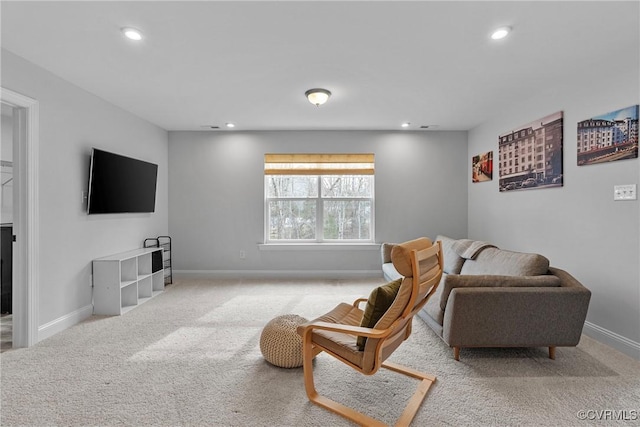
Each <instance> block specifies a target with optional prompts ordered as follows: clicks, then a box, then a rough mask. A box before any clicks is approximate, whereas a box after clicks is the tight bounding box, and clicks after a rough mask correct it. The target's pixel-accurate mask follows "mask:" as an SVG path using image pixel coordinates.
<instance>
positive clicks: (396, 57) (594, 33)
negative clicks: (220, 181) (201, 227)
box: [0, 0, 640, 130]
mask: <svg viewBox="0 0 640 427" xmlns="http://www.w3.org/2000/svg"><path fill="white" fill-rule="evenodd" d="M0 7H1V16H2V39H1V41H2V47H3V48H4V49H7V50H9V51H11V52H13V53H15V54H17V55H19V56H21V57H23V58H25V59H27V60H29V61H31V62H33V63H35V64H37V65H39V66H42V67H44V68H46V69H48V70H50V71H51V72H53V73H54V74H57V75H59V76H61V77H62V78H64V79H66V80H68V81H70V82H72V83H74V84H75V85H77V86H79V87H81V88H84V89H85V90H87V91H89V92H91V93H94V94H96V95H97V96H99V97H101V98H103V99H105V100H107V101H109V102H111V103H113V104H115V105H117V106H119V107H121V108H123V109H125V110H127V111H130V112H131V113H133V114H135V115H137V116H139V117H142V118H144V119H146V120H148V121H150V122H152V123H155V124H156V125H158V126H160V127H162V128H164V129H167V130H200V129H202V126H203V125H218V126H221V127H223V125H224V123H225V122H234V123H236V124H237V128H236V129H240V130H285V129H305V130H306V129H339V130H348V129H371V130H381V129H385V130H386V129H399V125H400V123H402V122H404V121H409V122H411V124H412V125H411V129H417V128H419V127H420V126H421V125H437V127H436V129H439V130H467V129H471V128H473V127H474V126H477V125H478V124H480V123H482V122H483V121H485V120H487V119H488V118H489V117H492V116H494V115H495V114H496V112H500V111H504V110H505V109H509V108H516V107H517V106H518V105H519V104H521V103H522V102H524V101H525V100H526V99H527V97H529V96H532V95H533V94H535V93H537V92H539V91H540V90H544V89H547V88H549V87H558V90H561V87H562V83H563V82H567V81H575V80H576V79H578V80H580V81H584V82H585V85H588V84H591V83H593V82H597V83H605V84H606V82H602V81H601V80H599V79H598V77H599V76H603V75H604V76H607V75H609V74H610V71H609V70H610V67H616V66H622V67H624V66H634V67H638V61H639V51H640V47H639V46H640V37H639V31H640V30H639V28H640V25H639V15H640V12H639V3H638V2H637V1H631V2H629V1H627V2H610V1H600V2H593V1H592V2H574V1H566V2H559V1H556V2H547V1H534V2H520V1H510V2H507V1H497V2H484V1H475V2H462V1H446V2H445V1H443V2H436V1H410V2H399V1H386V2H385V1H376V2H366V1H332V2H329V1H324V2H308V1H300V2H298V1H279V2H271V1H258V2H248V1H235V2H231V1H230V2H220V1H195V2H186V1H122V2H116V1H103V2H96V1H75V2H58V1H45V2H25V1H20V2H11V1H5V0H3V1H2V2H0ZM504 25H510V26H513V28H514V30H513V32H512V34H511V35H510V36H509V37H508V38H507V39H504V40H502V41H499V42H494V41H492V40H490V39H489V34H490V32H491V30H493V29H494V28H496V27H499V26H504ZM124 26H133V27H136V28H139V29H140V30H142V31H143V33H144V35H145V39H144V40H143V41H142V42H138V43H133V42H130V41H128V40H126V39H124V37H123V36H122V34H121V33H120V29H121V27H124ZM625 64H626V65H625ZM629 64H631V65H629ZM312 87H323V88H326V89H329V90H330V91H331V92H332V93H333V96H332V97H331V99H330V100H329V102H328V103H327V104H325V105H323V106H321V107H319V108H317V107H315V106H313V105H311V104H310V103H309V102H308V101H307V100H306V99H305V97H304V92H305V91H306V90H307V89H309V88H312ZM587 89H588V88H587ZM558 108H559V109H561V108H562V106H561V105H559V106H558Z"/></svg>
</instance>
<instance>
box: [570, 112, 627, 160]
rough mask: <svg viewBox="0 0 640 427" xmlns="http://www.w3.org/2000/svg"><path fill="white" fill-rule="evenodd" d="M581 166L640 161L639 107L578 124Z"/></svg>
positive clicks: (610, 113)
mask: <svg viewBox="0 0 640 427" xmlns="http://www.w3.org/2000/svg"><path fill="white" fill-rule="evenodd" d="M576 145H577V149H578V166H585V165H593V164H596V163H607V162H614V161H617V160H624V159H635V158H637V157H638V105H634V106H631V107H627V108H622V109H620V110H616V111H611V112H609V113H606V114H602V115H600V116H596V117H592V118H590V119H587V120H583V121H581V122H578V141H577V144H576Z"/></svg>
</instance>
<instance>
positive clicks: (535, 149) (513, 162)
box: [498, 111, 563, 191]
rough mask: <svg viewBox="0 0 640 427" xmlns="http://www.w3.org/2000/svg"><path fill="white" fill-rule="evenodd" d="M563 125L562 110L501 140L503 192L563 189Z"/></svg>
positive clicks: (500, 156)
mask: <svg viewBox="0 0 640 427" xmlns="http://www.w3.org/2000/svg"><path fill="white" fill-rule="evenodd" d="M562 124H563V113H562V111H559V112H557V113H553V114H550V115H548V116H546V117H543V118H541V119H539V120H535V121H533V122H531V123H527V124H525V125H522V126H519V127H517V128H516V129H515V130H512V131H509V132H507V133H504V134H502V135H500V136H499V137H498V171H499V174H500V181H499V186H500V191H513V190H525V189H532V188H550V187H559V186H562V138H563V128H562Z"/></svg>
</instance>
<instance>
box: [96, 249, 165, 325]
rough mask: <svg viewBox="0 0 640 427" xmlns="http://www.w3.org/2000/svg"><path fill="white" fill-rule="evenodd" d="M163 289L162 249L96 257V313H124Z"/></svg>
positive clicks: (139, 250)
mask: <svg viewBox="0 0 640 427" xmlns="http://www.w3.org/2000/svg"><path fill="white" fill-rule="evenodd" d="M163 290H164V269H163V268H162V249H160V248H144V249H136V250H133V251H128V252H123V253H120V254H115V255H111V256H108V257H104V258H98V259H94V260H93V314H103V315H115V316H117V315H120V314H124V313H126V312H127V311H129V310H131V309H133V308H135V307H137V306H139V305H140V304H142V303H145V302H147V301H149V300H150V299H151V298H153V297H154V296H156V295H158V294H159V293H160V292H162V291H163Z"/></svg>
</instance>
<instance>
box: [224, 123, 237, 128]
mask: <svg viewBox="0 0 640 427" xmlns="http://www.w3.org/2000/svg"><path fill="white" fill-rule="evenodd" d="M225 126H226V127H228V128H229V129H231V128H234V127H236V125H234V124H233V123H225Z"/></svg>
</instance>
